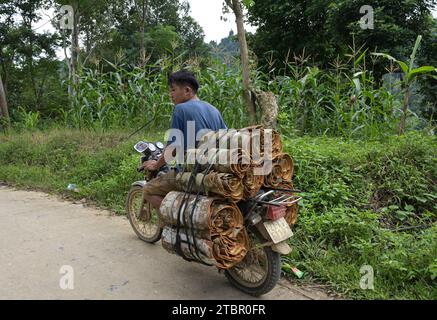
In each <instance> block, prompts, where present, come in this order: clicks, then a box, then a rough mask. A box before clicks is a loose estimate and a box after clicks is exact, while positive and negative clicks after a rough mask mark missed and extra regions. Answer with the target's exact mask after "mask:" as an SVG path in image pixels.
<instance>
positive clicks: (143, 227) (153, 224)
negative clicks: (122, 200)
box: [126, 186, 162, 243]
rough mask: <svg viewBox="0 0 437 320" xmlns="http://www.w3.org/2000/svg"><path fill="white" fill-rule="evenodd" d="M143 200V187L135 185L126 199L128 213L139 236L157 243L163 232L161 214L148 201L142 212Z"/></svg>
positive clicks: (149, 241) (146, 240)
mask: <svg viewBox="0 0 437 320" xmlns="http://www.w3.org/2000/svg"><path fill="white" fill-rule="evenodd" d="M142 200H143V188H142V187H140V186H133V187H132V188H131V189H130V191H129V193H128V195H127V199H126V215H127V218H128V219H129V222H130V224H131V226H132V228H133V229H134V231H135V233H136V235H137V236H138V238H140V239H141V240H143V241H145V242H148V243H155V242H157V241H158V240H159V239H161V234H162V228H161V227H160V224H159V215H158V212H157V210H156V209H154V208H153V207H152V205H150V204H149V203H147V202H146V203H145V204H144V208H145V210H144V212H141V203H142Z"/></svg>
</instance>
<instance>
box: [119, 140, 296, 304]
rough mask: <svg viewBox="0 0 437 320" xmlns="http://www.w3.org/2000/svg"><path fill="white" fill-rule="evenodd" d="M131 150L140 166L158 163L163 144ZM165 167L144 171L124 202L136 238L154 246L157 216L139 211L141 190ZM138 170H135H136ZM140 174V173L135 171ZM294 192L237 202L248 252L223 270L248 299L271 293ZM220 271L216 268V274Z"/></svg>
mask: <svg viewBox="0 0 437 320" xmlns="http://www.w3.org/2000/svg"><path fill="white" fill-rule="evenodd" d="M134 149H135V150H136V151H137V152H139V153H140V154H141V159H140V164H143V163H144V162H145V161H148V160H158V158H159V157H160V156H161V154H162V152H163V150H164V145H163V144H162V143H161V142H156V143H150V142H144V141H140V142H138V143H137V144H135V146H134ZM169 169H170V168H169V167H168V166H167V165H165V166H163V167H162V168H161V169H160V170H159V171H157V172H149V171H145V172H144V180H139V181H136V182H134V183H133V184H132V186H131V189H130V191H129V193H128V196H127V200H126V213H127V217H128V219H129V222H130V223H131V226H132V228H133V229H134V232H135V233H136V235H137V236H138V237H139V238H140V239H141V240H143V241H145V242H148V243H155V242H157V241H158V240H160V239H161V235H162V228H161V227H160V223H159V214H158V212H157V211H156V210H155V209H154V208H152V206H151V205H150V204H147V203H146V204H145V205H144V207H145V210H143V211H141V205H142V201H143V199H142V190H143V187H144V186H145V184H146V183H147V182H148V181H150V180H151V179H153V178H155V177H157V176H159V175H161V174H164V173H165V172H168V170H169ZM138 170H139V169H138ZM139 171H141V170H139ZM296 192H298V190H289V189H271V188H265V187H263V188H261V190H260V191H259V192H258V194H257V195H256V197H254V198H253V199H248V200H244V201H239V202H238V203H237V206H238V207H239V209H240V211H241V213H242V214H243V216H244V225H245V227H246V230H247V232H248V234H249V239H250V245H249V250H248V252H247V254H246V256H245V257H244V259H243V260H242V261H241V262H240V263H238V264H237V265H235V266H234V267H232V268H230V269H227V270H224V275H225V277H226V278H227V279H228V280H229V282H230V283H231V284H232V285H233V286H234V287H236V288H238V289H239V290H241V291H243V292H245V293H247V294H250V295H252V296H261V295H263V294H266V293H268V292H269V291H271V290H272V289H273V288H274V287H275V286H276V284H277V282H278V281H279V278H280V275H281V254H282V255H285V254H288V253H290V252H291V247H290V246H289V245H288V243H287V240H288V239H289V238H290V237H292V236H293V232H292V230H291V228H290V226H289V225H288V223H287V222H286V220H285V218H284V216H285V211H286V208H285V206H291V205H294V204H296V203H297V202H298V201H299V200H301V197H298V196H296V195H295V193H296ZM221 271H223V270H221V269H219V272H221Z"/></svg>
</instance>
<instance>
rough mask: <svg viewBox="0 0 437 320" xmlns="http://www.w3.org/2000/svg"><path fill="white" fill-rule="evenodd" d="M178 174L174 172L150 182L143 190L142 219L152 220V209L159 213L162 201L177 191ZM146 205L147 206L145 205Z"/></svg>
mask: <svg viewBox="0 0 437 320" xmlns="http://www.w3.org/2000/svg"><path fill="white" fill-rule="evenodd" d="M175 178H176V173H175V172H174V171H173V170H172V171H170V172H168V173H166V174H164V175H162V176H159V177H157V178H155V179H153V180H151V181H149V182H148V183H147V184H146V185H145V186H144V189H143V202H142V204H141V213H140V218H141V219H142V220H143V219H145V220H146V221H147V220H150V219H151V217H152V214H151V209H152V208H151V207H153V208H155V209H156V210H158V211H159V208H160V206H161V203H162V200H163V199H164V197H165V196H166V195H167V193H169V192H170V191H172V190H175V188H176V187H175ZM145 204H146V205H145Z"/></svg>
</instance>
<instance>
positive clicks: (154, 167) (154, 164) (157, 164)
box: [143, 146, 176, 171]
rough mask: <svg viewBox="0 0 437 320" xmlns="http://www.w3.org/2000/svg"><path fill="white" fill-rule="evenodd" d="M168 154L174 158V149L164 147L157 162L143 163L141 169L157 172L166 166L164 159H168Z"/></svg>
mask: <svg viewBox="0 0 437 320" xmlns="http://www.w3.org/2000/svg"><path fill="white" fill-rule="evenodd" d="M172 149H173V150H172ZM172 151H173V152H172ZM170 152H171V154H172V155H173V157H175V156H176V149H175V148H173V147H169V146H166V147H165V149H164V151H163V152H162V154H161V156H160V157H159V159H158V160H149V161H146V162H144V164H143V167H144V168H146V169H147V170H150V171H157V170H159V169H160V168H161V167H162V166H163V165H165V164H166V161H165V158H167V159H168V158H169V157H170Z"/></svg>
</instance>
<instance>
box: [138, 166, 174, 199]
mask: <svg viewBox="0 0 437 320" xmlns="http://www.w3.org/2000/svg"><path fill="white" fill-rule="evenodd" d="M179 189H180V188H179V187H178V185H177V184H176V171H175V170H170V171H169V172H167V173H166V174H163V175H161V176H159V177H156V178H155V179H152V180H150V181H149V182H147V183H146V185H145V186H144V189H143V193H144V195H149V196H161V197H165V196H166V195H167V193H169V192H170V191H175V190H179Z"/></svg>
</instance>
